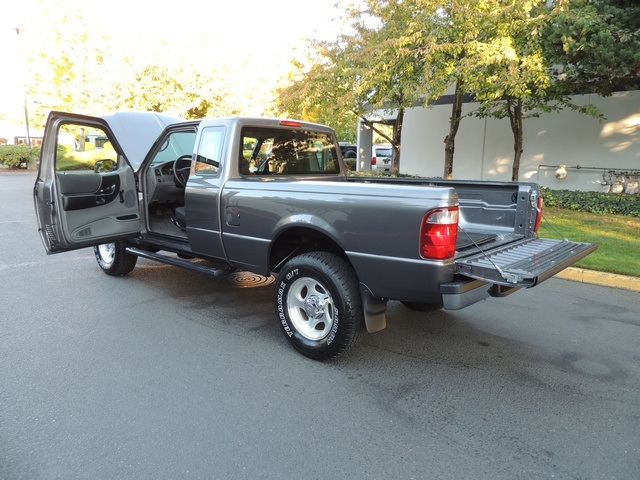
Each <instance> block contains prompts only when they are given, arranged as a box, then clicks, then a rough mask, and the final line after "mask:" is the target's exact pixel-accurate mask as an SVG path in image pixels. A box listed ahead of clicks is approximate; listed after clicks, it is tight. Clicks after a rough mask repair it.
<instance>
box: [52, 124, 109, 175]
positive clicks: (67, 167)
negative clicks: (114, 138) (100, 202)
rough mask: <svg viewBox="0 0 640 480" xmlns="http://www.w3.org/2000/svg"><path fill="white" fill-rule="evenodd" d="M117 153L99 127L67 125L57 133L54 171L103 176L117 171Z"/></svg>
mask: <svg viewBox="0 0 640 480" xmlns="http://www.w3.org/2000/svg"><path fill="white" fill-rule="evenodd" d="M118 160H119V158H118V153H117V152H116V150H115V149H114V147H113V145H112V143H111V140H110V138H109V137H108V136H107V134H106V132H105V131H104V130H102V129H101V128H98V127H95V126H91V125H80V124H70V123H66V124H63V125H61V126H60V128H59V130H58V141H57V145H56V162H55V165H56V171H58V172H74V173H81V172H87V173H89V172H96V173H105V172H110V171H112V170H116V169H117V168H118Z"/></svg>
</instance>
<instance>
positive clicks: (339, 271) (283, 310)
mask: <svg viewBox="0 0 640 480" xmlns="http://www.w3.org/2000/svg"><path fill="white" fill-rule="evenodd" d="M275 304H276V313H277V315H278V318H279V320H280V327H281V328H282V331H283V332H284V334H285V336H286V338H287V340H288V341H289V343H291V345H292V346H293V347H294V348H295V349H296V350H298V351H299V352H300V353H302V354H303V355H305V356H307V357H309V358H312V359H314V360H330V359H332V358H335V357H337V356H338V355H340V354H343V353H345V352H347V351H348V350H349V349H351V348H352V347H353V346H354V345H355V343H356V342H357V340H358V339H359V337H360V334H361V333H362V331H363V329H364V317H363V313H362V302H361V300H360V293H359V289H358V279H357V277H356V275H355V272H354V271H353V269H352V268H351V266H350V265H349V264H348V263H347V262H346V261H344V260H343V259H342V258H340V257H338V256H336V255H333V254H331V253H327V252H313V253H305V254H302V255H299V256H297V257H294V258H292V259H291V260H289V261H288V262H287V263H286V265H285V266H284V267H283V268H282V270H281V271H280V274H279V276H278V282H277V288H276V298H275Z"/></svg>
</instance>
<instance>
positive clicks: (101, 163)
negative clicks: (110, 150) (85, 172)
mask: <svg viewBox="0 0 640 480" xmlns="http://www.w3.org/2000/svg"><path fill="white" fill-rule="evenodd" d="M116 166H117V164H116V162H114V161H113V160H111V159H110V158H105V159H104V160H98V161H97V162H96V163H94V164H93V171H94V172H95V173H106V172H112V171H114V170H115V169H116Z"/></svg>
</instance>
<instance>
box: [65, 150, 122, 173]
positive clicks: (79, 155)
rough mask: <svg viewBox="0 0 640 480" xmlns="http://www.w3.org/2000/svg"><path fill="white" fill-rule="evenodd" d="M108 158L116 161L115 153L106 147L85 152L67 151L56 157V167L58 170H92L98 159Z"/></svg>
mask: <svg viewBox="0 0 640 480" xmlns="http://www.w3.org/2000/svg"><path fill="white" fill-rule="evenodd" d="M106 158H109V159H111V160H113V161H117V158H116V153H115V151H113V150H108V149H96V150H89V151H87V152H74V151H67V152H65V153H64V156H60V157H58V161H57V163H56V168H57V169H58V170H93V165H94V164H95V163H96V162H97V161H98V160H104V159H106Z"/></svg>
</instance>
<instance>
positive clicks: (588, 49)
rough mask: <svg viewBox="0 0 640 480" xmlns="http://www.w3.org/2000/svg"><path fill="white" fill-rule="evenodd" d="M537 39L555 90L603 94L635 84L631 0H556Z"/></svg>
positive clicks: (636, 23) (639, 28) (639, 66)
mask: <svg viewBox="0 0 640 480" xmlns="http://www.w3.org/2000/svg"><path fill="white" fill-rule="evenodd" d="M542 38H543V39H544V49H545V55H546V57H547V60H548V62H549V64H550V65H553V67H554V68H553V69H552V71H551V74H552V75H553V77H554V85H555V87H556V88H557V89H559V90H562V91H564V92H571V93H597V94H599V95H603V96H607V95H611V94H612V93H613V92H614V91H616V90H624V89H634V88H638V87H639V85H640V3H638V2H637V0H557V1H556V2H555V8H554V9H553V11H552V12H551V14H550V17H549V21H548V22H547V23H546V25H545V26H544V28H543V30H542Z"/></svg>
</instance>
